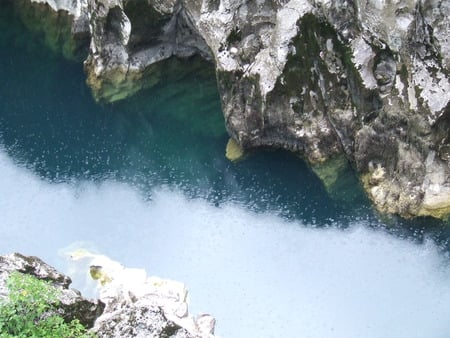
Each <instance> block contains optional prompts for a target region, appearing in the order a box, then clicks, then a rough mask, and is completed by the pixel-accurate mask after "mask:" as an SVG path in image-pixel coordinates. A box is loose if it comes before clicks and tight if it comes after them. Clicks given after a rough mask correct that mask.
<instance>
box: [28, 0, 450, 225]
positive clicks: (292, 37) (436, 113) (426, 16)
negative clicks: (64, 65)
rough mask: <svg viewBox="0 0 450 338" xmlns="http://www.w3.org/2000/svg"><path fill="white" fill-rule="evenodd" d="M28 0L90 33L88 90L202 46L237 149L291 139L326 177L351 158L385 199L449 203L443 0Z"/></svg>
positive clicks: (287, 144)
mask: <svg viewBox="0 0 450 338" xmlns="http://www.w3.org/2000/svg"><path fill="white" fill-rule="evenodd" d="M30 1H32V2H35V3H47V4H48V5H47V6H49V8H51V9H52V10H54V11H65V12H67V13H69V14H70V15H71V17H72V22H73V24H72V32H73V33H76V34H80V33H81V32H83V31H84V32H85V33H86V34H89V35H90V37H91V39H90V45H89V55H88V57H87V59H86V60H85V63H84V64H85V70H86V74H87V82H88V84H89V85H90V87H91V88H92V92H93V95H94V97H95V98H96V99H97V100H99V101H109V102H112V101H115V100H119V99H122V98H124V97H127V96H129V95H132V94H133V93H135V92H136V91H138V90H140V89H141V88H145V87H147V86H151V85H152V84H154V83H156V82H157V81H158V80H159V79H160V78H161V77H162V76H164V69H165V66H164V65H165V62H168V60H169V59H170V58H171V57H172V56H176V57H182V58H188V57H191V56H192V55H195V54H196V55H200V56H201V57H203V58H204V59H206V60H210V61H211V62H213V63H214V65H215V67H216V72H217V83H218V88H219V93H220V96H221V99H222V108H223V114H224V118H225V124H226V127H227V130H228V132H229V134H230V136H231V137H232V138H233V139H234V141H235V142H237V144H238V145H239V146H240V147H241V148H242V149H243V150H244V151H246V150H250V149H257V148H266V147H267V148H279V149H286V150H289V151H292V152H294V153H296V154H298V155H300V156H302V157H303V158H305V159H306V160H307V161H308V162H309V163H310V164H311V167H312V168H313V170H315V171H316V173H317V174H318V176H319V177H321V178H322V179H323V180H324V183H325V185H326V186H327V188H329V189H332V188H333V187H332V186H333V184H335V182H336V181H338V180H339V177H337V178H336V179H335V180H332V181H331V182H328V181H327V180H326V176H327V172H328V173H329V172H330V171H331V172H334V173H335V174H336V175H337V176H339V172H340V171H341V169H342V167H343V166H346V165H350V166H351V167H353V168H354V170H356V172H357V173H358V175H359V177H360V180H361V183H362V185H363V186H364V188H365V190H366V191H367V194H368V196H369V197H370V199H371V200H372V201H373V202H374V205H375V206H376V207H377V209H378V210H380V211H382V212H386V213H393V214H399V215H401V216H403V217H413V216H421V215H431V216H434V217H438V218H444V217H447V216H448V215H449V214H450V166H449V160H450V135H449V125H450V104H449V101H450V78H449V70H450V41H449V39H450V20H449V16H450V3H449V2H448V1H445V0H394V1H382V0H369V1H361V0H335V1H329V0H290V1H288V0H255V1H244V0H148V1H134V0H128V1H127V0H73V1H69V0H52V1H50V0H30ZM324 168H326V170H324ZM324 173H325V174H324ZM328 176H329V175H328ZM299 179H301V177H299Z"/></svg>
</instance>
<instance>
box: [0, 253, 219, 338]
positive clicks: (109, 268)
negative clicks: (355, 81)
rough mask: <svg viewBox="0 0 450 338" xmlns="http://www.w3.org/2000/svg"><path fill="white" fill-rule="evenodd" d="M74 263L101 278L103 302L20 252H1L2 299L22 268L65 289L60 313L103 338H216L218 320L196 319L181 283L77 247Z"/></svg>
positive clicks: (207, 316)
mask: <svg viewBox="0 0 450 338" xmlns="http://www.w3.org/2000/svg"><path fill="white" fill-rule="evenodd" d="M71 258H72V259H74V260H75V261H78V262H80V261H83V262H84V263H87V264H88V265H90V274H91V276H92V277H93V278H94V279H96V280H98V282H99V289H100V290H99V291H100V297H99V300H95V301H93V300H87V299H85V298H83V297H82V296H81V294H80V293H79V292H78V291H76V290H73V289H69V285H70V284H71V280H70V278H69V277H67V276H65V275H63V274H61V273H60V272H58V271H57V270H55V269H54V268H53V267H51V266H49V265H48V264H46V263H45V262H43V261H42V260H41V259H39V258H37V257H29V256H24V255H21V254H18V253H15V254H11V255H7V256H0V298H1V297H6V296H7V295H8V289H7V287H6V282H7V280H8V277H9V274H10V273H11V272H13V271H19V272H22V273H25V274H30V275H33V276H35V277H37V278H39V279H43V280H46V281H50V282H52V285H53V286H54V287H55V288H57V289H58V290H59V291H60V294H59V295H58V298H59V300H60V303H61V304H60V309H59V308H58V312H59V310H61V314H62V315H63V316H64V318H66V319H67V320H69V321H70V320H73V319H75V318H76V319H78V320H80V322H81V323H82V324H83V325H85V326H86V327H87V328H90V330H91V331H92V332H94V333H95V334H96V335H97V336H98V337H104V338H115V337H117V338H132V337H138V338H150V337H151V338H169V337H172V338H214V337H215V336H214V326H215V319H214V318H213V317H212V316H211V315H209V314H202V315H199V316H197V317H196V318H194V317H192V316H191V315H190V314H189V311H188V304H187V301H188V300H187V289H186V288H185V286H184V285H183V284H182V283H179V282H176V281H171V280H167V279H162V278H158V277H147V274H146V272H145V271H144V270H140V269H129V268H125V267H124V266H122V265H121V264H120V263H118V262H115V261H113V260H111V259H109V258H108V257H106V256H103V255H95V254H91V253H89V252H87V251H77V252H75V253H73V254H72V255H71Z"/></svg>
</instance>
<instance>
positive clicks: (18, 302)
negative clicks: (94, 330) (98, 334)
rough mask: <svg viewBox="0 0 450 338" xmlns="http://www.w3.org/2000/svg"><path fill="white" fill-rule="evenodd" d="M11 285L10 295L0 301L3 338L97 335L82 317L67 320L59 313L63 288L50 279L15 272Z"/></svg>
mask: <svg viewBox="0 0 450 338" xmlns="http://www.w3.org/2000/svg"><path fill="white" fill-rule="evenodd" d="M7 288H8V290H9V296H8V298H7V299H5V300H3V301H1V302H0V338H10V337H20V338H21V337H52V338H60V337H61V338H63V337H64V338H79V337H82V338H88V337H94V336H93V335H92V334H90V333H88V332H87V331H86V328H85V327H84V326H83V325H82V324H81V323H80V322H79V321H78V320H72V321H71V322H70V323H67V322H65V321H64V319H63V318H62V317H61V316H60V315H59V314H58V312H57V309H58V305H59V301H58V294H59V290H58V289H55V288H54V287H52V286H51V284H50V282H46V281H43V280H40V279H37V278H36V277H33V276H31V275H27V274H22V273H20V272H12V273H11V274H10V276H9V279H8V281H7Z"/></svg>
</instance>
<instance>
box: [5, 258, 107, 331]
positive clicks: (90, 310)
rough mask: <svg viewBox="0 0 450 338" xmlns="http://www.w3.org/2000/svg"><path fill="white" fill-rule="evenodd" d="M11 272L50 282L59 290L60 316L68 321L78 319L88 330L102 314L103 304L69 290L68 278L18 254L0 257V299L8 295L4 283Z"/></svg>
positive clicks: (35, 260) (48, 266)
mask: <svg viewBox="0 0 450 338" xmlns="http://www.w3.org/2000/svg"><path fill="white" fill-rule="evenodd" d="M13 271H19V272H22V273H25V274H30V275H32V276H35V277H37V278H38V279H42V280H46V281H50V282H52V283H53V285H54V286H55V288H57V289H59V290H60V294H59V296H58V298H59V301H60V303H61V310H62V313H63V314H62V315H63V317H64V318H66V319H67V320H68V321H71V320H73V319H78V320H79V321H80V322H81V323H82V324H83V325H85V326H86V327H88V328H89V327H92V326H93V325H94V321H95V320H96V319H97V317H98V316H100V315H101V314H102V312H103V309H104V307H105V304H103V303H102V302H100V301H92V300H87V299H85V298H83V297H82V296H81V294H80V293H79V292H78V291H76V290H73V289H69V285H70V284H71V283H72V281H71V280H70V278H69V277H67V276H65V275H63V274H61V273H60V272H58V271H57V270H55V269H54V268H53V267H51V266H50V265H48V264H46V263H45V262H43V261H42V260H41V259H39V258H37V257H30V256H24V255H21V254H18V253H15V254H11V255H7V256H0V297H5V296H7V295H8V289H7V287H6V281H7V280H8V277H9V274H10V273H11V272H13Z"/></svg>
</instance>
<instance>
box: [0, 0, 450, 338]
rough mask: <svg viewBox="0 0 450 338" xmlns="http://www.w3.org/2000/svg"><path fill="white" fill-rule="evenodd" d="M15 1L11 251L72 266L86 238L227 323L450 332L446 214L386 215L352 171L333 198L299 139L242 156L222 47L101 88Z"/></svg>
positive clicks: (10, 39) (5, 212) (5, 103)
mask: <svg viewBox="0 0 450 338" xmlns="http://www.w3.org/2000/svg"><path fill="white" fill-rule="evenodd" d="M0 4H1V5H2V6H3V8H2V11H1V13H0V27H1V28H2V31H3V32H5V34H3V35H2V37H1V38H0V78H1V82H0V102H1V104H0V173H1V175H0V192H1V197H0V215H1V222H0V238H1V242H0V253H2V254H3V253H9V252H12V251H19V252H22V253H25V254H32V255H38V256H40V257H42V258H43V259H45V260H46V261H48V262H49V263H52V264H54V265H55V266H57V267H58V268H60V269H63V270H64V271H69V266H68V265H67V264H66V263H67V262H66V261H65V260H64V258H63V257H62V256H59V253H60V252H64V251H66V250H67V248H68V247H69V248H75V247H79V246H85V247H88V248H90V249H92V250H95V251H98V252H100V253H103V254H106V255H109V256H111V257H112V258H113V259H116V260H118V261H120V262H122V263H124V264H125V265H127V266H132V267H142V268H145V269H146V270H147V271H148V272H149V273H150V274H155V275H159V276H161V277H166V278H172V279H177V280H182V281H184V282H185V283H186V284H187V285H188V288H189V289H190V291H191V309H192V311H193V312H194V313H198V312H204V311H205V312H210V313H212V314H213V315H215V316H216V317H217V320H218V326H217V333H218V334H219V335H221V336H223V337H280V336H282V337H317V338H327V337H330V338H335V337H338V338H340V337H342V338H344V337H347V338H348V337H364V338H371V337H374V338H375V337H377V338H378V337H379V338H381V337H383V338H384V337H405V338H411V337H417V338H423V337H427V338H440V337H449V336H450V324H449V322H448V316H449V314H450V287H449V283H448V281H449V276H450V268H449V259H448V254H447V253H448V238H449V233H448V227H447V226H446V225H445V224H443V223H441V222H438V221H432V220H430V219H420V220H415V221H410V222H407V221H401V220H398V219H396V218H390V219H384V220H380V219H379V218H378V217H377V215H376V214H375V213H374V212H373V211H372V208H371V207H370V204H369V203H368V202H367V200H366V198H365V197H364V195H363V194H361V191H360V190H359V188H358V186H357V184H356V180H355V178H354V177H353V175H352V173H351V172H348V176H347V177H346V179H345V182H347V187H345V189H344V188H343V195H342V196H340V197H341V198H340V199H332V198H330V197H329V196H328V195H327V194H326V192H325V189H324V188H323V186H322V184H321V183H320V182H319V180H318V179H317V178H316V177H315V175H314V174H313V173H312V172H311V170H310V169H309V168H308V166H307V165H306V164H305V163H304V162H303V161H302V160H301V159H300V158H297V157H295V156H293V155H292V154H289V153H285V152H259V153H255V154H252V155H251V156H249V157H248V158H247V159H246V160H245V161H242V162H239V163H236V164H232V163H230V162H228V161H227V160H226V159H225V157H224V148H225V145H226V142H227V139H228V137H227V134H226V131H225V129H224V127H223V117H222V114H221V110H220V101H219V97H218V93H217V89H216V85H215V77H214V72H213V68H212V66H211V65H209V64H207V63H201V62H199V61H198V60H189V61H187V62H179V61H173V63H172V67H174V69H179V72H178V73H177V72H174V73H172V74H171V75H170V76H167V78H166V79H165V80H164V81H163V82H162V83H160V84H159V85H158V86H156V87H154V88H151V89H149V90H147V91H144V92H142V93H140V94H139V95H137V96H135V97H133V98H131V99H128V100H125V101H122V102H119V103H115V104H112V105H108V104H96V103H95V102H94V101H93V100H92V98H91V95H90V92H89V89H88V88H87V87H86V85H85V78H84V74H83V70H82V65H81V64H78V63H72V62H68V61H65V60H63V59H62V58H61V57H60V56H59V55H57V54H55V53H54V52H51V51H49V50H48V49H46V48H44V47H43V43H42V39H40V38H39V36H36V35H31V34H30V33H29V32H27V31H26V30H25V28H24V27H23V26H22V25H21V24H20V21H18V20H16V19H15V18H14V16H13V15H11V12H8V11H9V10H10V8H9V7H8V6H7V5H6V4H7V3H6V2H4V1H3V2H2V1H0ZM4 9H5V10H4ZM72 272H73V271H72ZM73 273H75V272H73ZM75 276H76V280H75V283H74V285H75V286H76V287H78V288H80V289H85V288H88V287H89V285H90V284H89V283H88V282H86V281H85V279H84V276H85V275H84V274H83V275H82V277H80V275H79V274H78V273H75Z"/></svg>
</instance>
